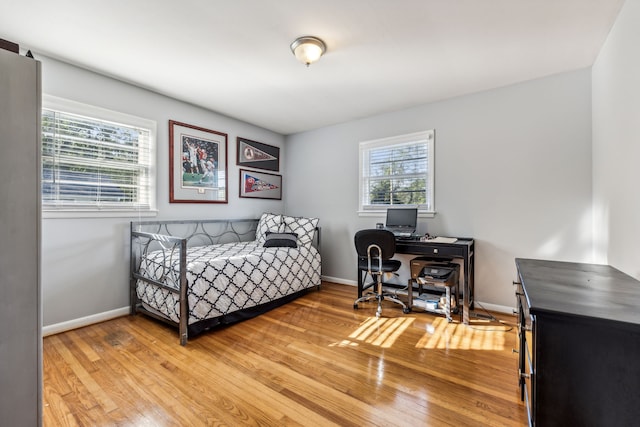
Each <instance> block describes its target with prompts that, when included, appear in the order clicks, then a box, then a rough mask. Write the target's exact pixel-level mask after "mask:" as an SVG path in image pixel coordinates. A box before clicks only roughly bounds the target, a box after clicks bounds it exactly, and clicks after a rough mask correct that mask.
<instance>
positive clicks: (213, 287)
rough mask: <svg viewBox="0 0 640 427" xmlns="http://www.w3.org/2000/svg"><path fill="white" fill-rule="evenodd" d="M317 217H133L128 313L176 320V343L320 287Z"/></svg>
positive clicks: (262, 311)
mask: <svg viewBox="0 0 640 427" xmlns="http://www.w3.org/2000/svg"><path fill="white" fill-rule="evenodd" d="M317 224H318V219H317V218H300V217H291V216H285V215H277V214H268V213H266V214H263V215H262V216H261V218H260V220H257V219H239V220H205V221H139V222H132V223H131V282H130V283H131V284H130V288H131V314H135V313H138V312H140V313H145V314H147V315H150V316H152V317H155V318H158V319H160V320H163V321H166V322H169V323H171V324H174V325H177V326H178V328H179V332H180V343H181V344H182V345H185V344H186V343H187V339H188V338H189V337H191V336H194V335H196V334H198V333H201V332H203V331H206V330H209V329H210V328H212V327H214V326H217V325H223V324H229V323H232V322H237V321H239V320H243V319H247V318H250V317H254V316H256V315H258V314H261V313H264V312H265V311H268V310H271V309H272V308H274V307H277V306H279V305H282V304H284V303H286V302H289V301H291V300H293V299H295V298H297V297H298V296H300V295H302V294H303V293H304V292H306V291H307V290H308V289H309V288H312V287H314V286H317V287H318V289H319V287H320V282H321V280H320V268H321V260H320V253H319V250H318V249H319V243H320V229H319V227H318V226H317Z"/></svg>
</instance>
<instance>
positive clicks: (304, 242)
mask: <svg viewBox="0 0 640 427" xmlns="http://www.w3.org/2000/svg"><path fill="white" fill-rule="evenodd" d="M282 220H283V222H284V232H285V233H295V234H297V235H298V245H299V246H311V244H312V243H313V238H314V237H315V235H316V227H317V226H318V221H319V219H318V218H304V217H293V216H283V217H282Z"/></svg>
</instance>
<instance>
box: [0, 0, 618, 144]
mask: <svg viewBox="0 0 640 427" xmlns="http://www.w3.org/2000/svg"><path fill="white" fill-rule="evenodd" d="M623 3H624V0H393V1H391V0H316V1H314V2H311V1H304V0H110V1H87V0H54V1H48V0H47V1H45V0H19V1H18V0H0V11H1V12H0V38H4V39H7V40H10V41H13V42H16V43H19V44H20V45H21V47H23V48H28V49H31V50H32V51H33V52H34V54H35V55H36V57H37V55H38V54H39V53H40V54H43V55H47V56H51V57H53V58H57V59H60V60H63V61H66V62H70V63H72V64H75V65H79V66H81V67H84V68H87V69H90V70H94V71H98V72H100V73H103V74H106V75H109V76H112V77H115V78H118V79H121V80H124V81H127V82H131V83H133V84H136V85H138V86H142V87H144V88H148V89H151V90H153V91H156V92H159V93H162V94H165V95H168V96H171V97H174V98H177V99H180V100H184V101H187V102H190V103H193V104H196V105H200V106H202V107H205V108H208V109H211V110H214V111H216V112H219V113H222V114H225V115H228V116H231V117H235V118H238V119H241V120H244V121H247V122H249V123H253V124H256V125H259V126H262V127H265V128H267V129H271V130H273V131H276V132H279V133H282V134H290V133H295V132H300V131H305V130H309V129H314V128H318V127H322V126H326V125H330V124H335V123H340V122H345V121H349V120H353V119H357V118H361V117H366V116H370V115H373V114H377V113H382V112H387V111H393V110H398V109H402V108H407V107H410V106H414V105H419V104H423V103H428V102H432V101H436V100H442V99H445V98H450V97H453V96H458V95H463V94H467V93H472V92H478V91H482V90H487V89H492V88H496V87H500V86H505V85H509V84H512V83H516V82H521V81H526V80H530V79H535V78H538V77H543V76H547V75H551V74H556V73H560V72H564V71H569V70H574V69H580V68H584V67H588V66H590V65H592V64H593V61H594V60H595V58H596V56H597V54H598V51H599V50H600V47H601V46H602V43H603V42H604V40H605V38H606V36H607V34H608V32H609V30H610V28H611V26H612V25H613V22H614V20H615V17H616V16H617V13H618V11H619V10H620V7H621V5H622V4H623ZM302 35H314V36H317V37H320V38H322V39H323V40H324V41H325V42H326V44H327V49H328V50H327V53H326V54H325V55H324V56H323V57H322V58H321V59H320V61H319V62H317V63H316V64H313V65H311V66H310V67H309V68H306V67H305V66H304V65H303V64H301V63H299V62H297V61H296V59H295V57H294V56H293V54H292V53H291V51H290V50H289V45H290V43H291V42H292V41H293V40H294V39H295V38H296V37H298V36H302Z"/></svg>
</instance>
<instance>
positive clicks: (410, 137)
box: [358, 129, 436, 218]
mask: <svg viewBox="0 0 640 427" xmlns="http://www.w3.org/2000/svg"><path fill="white" fill-rule="evenodd" d="M420 140H427V144H429V149H428V150H427V151H428V156H429V160H428V162H429V169H428V177H427V178H428V185H429V187H430V188H429V190H430V192H431V195H432V199H433V200H432V202H431V209H430V210H426V209H421V208H420V207H419V206H415V205H413V207H418V216H419V217H421V218H433V217H434V216H435V214H436V208H435V200H436V195H435V163H434V160H435V131H434V130H433V129H431V130H427V131H422V132H414V133H409V134H405V135H398V136H391V137H387V138H381V139H374V140H370V141H362V142H360V144H359V148H358V163H359V165H358V216H361V217H384V216H385V215H386V212H387V208H386V207H384V208H383V207H381V208H380V209H365V208H364V206H363V204H362V201H363V200H364V194H363V192H362V190H363V186H364V185H363V184H364V183H363V178H362V174H363V171H364V167H365V165H364V156H363V152H364V151H365V150H369V149H372V148H377V147H384V146H390V145H400V144H407V143H411V142H416V141H420ZM402 206H403V207H411V206H412V205H402Z"/></svg>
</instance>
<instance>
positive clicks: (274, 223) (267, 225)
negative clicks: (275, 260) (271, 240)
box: [256, 213, 284, 245]
mask: <svg viewBox="0 0 640 427" xmlns="http://www.w3.org/2000/svg"><path fill="white" fill-rule="evenodd" d="M268 231H270V232H272V233H282V232H283V231H284V224H283V223H282V215H279V214H272V213H263V214H262V216H261V217H260V221H258V226H257V227H256V243H257V244H258V245H263V244H264V241H265V240H266V239H267V232H268Z"/></svg>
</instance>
